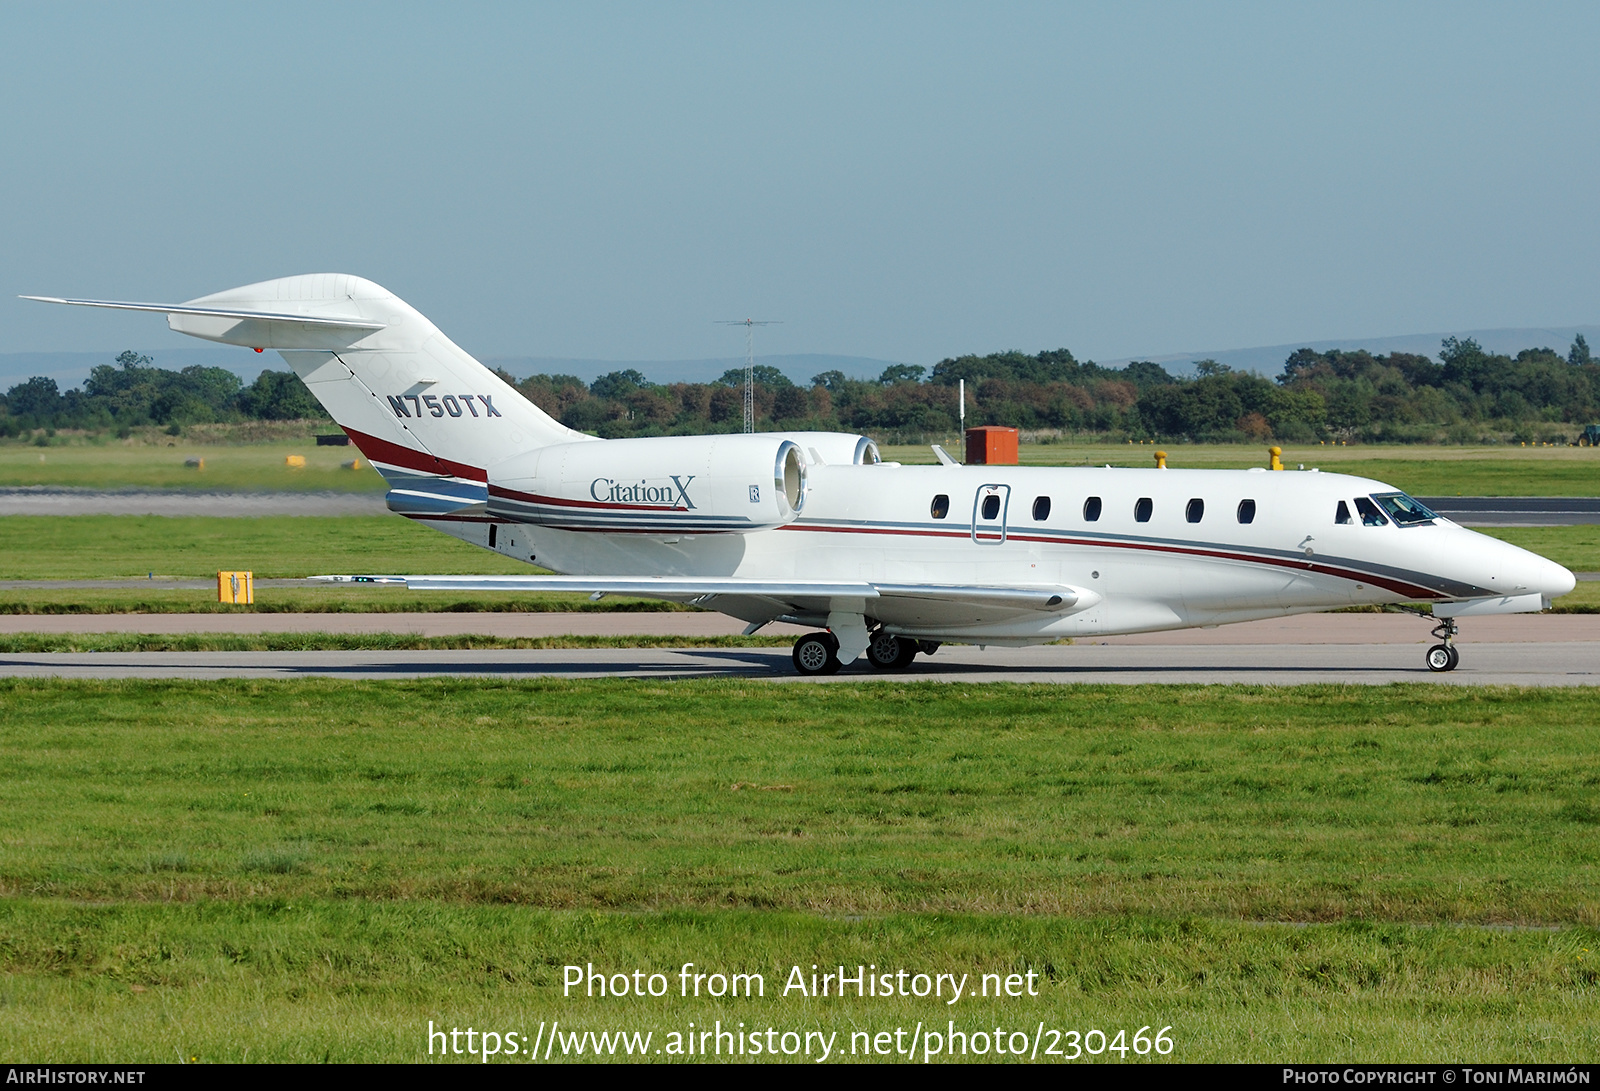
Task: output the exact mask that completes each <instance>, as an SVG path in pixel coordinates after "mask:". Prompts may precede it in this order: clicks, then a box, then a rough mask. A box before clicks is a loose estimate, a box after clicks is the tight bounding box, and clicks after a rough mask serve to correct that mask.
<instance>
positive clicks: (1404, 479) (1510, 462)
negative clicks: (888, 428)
mask: <svg viewBox="0 0 1600 1091" xmlns="http://www.w3.org/2000/svg"><path fill="white" fill-rule="evenodd" d="M326 430H328V431H332V430H334V428H333V425H331V424H328V425H327V426H326ZM225 432H226V430H224V432H219V433H217V436H220V435H222V434H224V433H225ZM228 434H232V433H228ZM239 434H240V435H243V434H244V433H239ZM217 436H214V435H213V434H212V433H211V432H210V431H208V430H206V429H204V428H196V429H191V432H190V434H186V435H185V436H183V437H176V438H169V437H165V436H158V435H155V434H153V433H151V434H148V435H143V436H142V437H141V440H139V441H130V442H126V443H124V442H118V441H109V442H97V443H85V442H78V443H74V444H72V445H68V446H53V447H49V448H38V447H32V446H23V445H16V444H0V487H5V486H18V485H56V486H74V487H79V488H96V489H122V488H141V489H187V490H209V491H224V492H232V491H244V492H260V491H265V492H275V491H302V490H307V491H334V492H381V491H382V490H383V489H384V483H383V479H382V478H381V477H380V476H379V475H378V474H377V473H375V472H374V471H373V470H371V469H370V468H363V469H360V470H354V471H352V470H345V469H341V468H340V467H341V463H344V462H348V461H349V460H351V459H354V458H359V457H361V455H360V452H359V451H357V450H356V449H355V448H354V447H317V446H316V445H315V444H314V442H313V441H312V440H310V439H309V438H306V439H296V440H286V439H279V440H276V441H275V442H270V443H242V444H241V443H235V444H226V445H224V444H218V443H216V442H210V441H212V440H214V439H215V438H217ZM165 443H171V444H172V446H170V447H169V446H165V445H164V444H165ZM1266 446H1267V445H1265V444H1261V445H1235V444H1166V445H1161V446H1160V448H1159V449H1161V450H1164V451H1166V452H1167V453H1168V455H1169V459H1168V464H1169V465H1171V466H1173V467H1175V468H1181V467H1192V468H1215V469H1243V468H1245V467H1247V466H1263V465H1266V462H1267V455H1266ZM946 447H947V449H949V450H951V452H952V453H954V454H958V455H959V453H960V451H959V449H958V448H956V447H952V446H950V445H949V444H947V445H946ZM1157 449H1158V448H1157V445H1154V444H1085V445H1078V444H1064V443H1063V444H1050V443H1045V444H1024V445H1023V446H1022V448H1021V452H1020V453H1021V459H1022V462H1023V464H1024V465H1034V466H1084V465H1091V466H1102V465H1106V464H1108V463H1109V464H1111V465H1113V466H1150V465H1153V462H1152V455H1153V453H1154V452H1155V451H1156V450H1157ZM1283 452H1284V453H1283V461H1284V464H1285V465H1288V466H1291V467H1292V466H1298V465H1300V464H1301V463H1304V464H1305V465H1306V466H1307V467H1311V466H1320V467H1322V468H1324V469H1327V470H1337V471H1339V472H1341V473H1352V474H1360V475H1363V476H1366V477H1373V478H1376V479H1378V480H1380V481H1386V482H1388V483H1390V484H1392V485H1395V486H1397V487H1398V488H1401V489H1404V490H1406V491H1407V492H1411V493H1416V494H1419V495H1425V496H1440V495H1445V496H1451V495H1467V496H1594V495H1597V494H1600V450H1596V449H1594V448H1579V447H1493V448H1484V447H1453V446H1452V447H1440V446H1425V445H1417V446H1410V445H1405V446H1381V445H1380V446H1355V447H1338V446H1329V445H1312V446H1304V447H1300V446H1293V445H1290V446H1285V447H1284V448H1283ZM292 454H294V455H303V456H304V457H305V459H306V466H305V468H304V469H298V470H296V469H290V468H289V467H288V466H286V465H285V463H284V459H285V457H286V456H288V455H292ZM884 456H885V457H886V458H889V459H893V460H895V461H899V462H905V463H916V464H932V463H933V462H934V461H935V460H934V456H933V452H932V450H931V449H930V448H928V447H927V446H890V447H886V448H884ZM189 458H203V459H204V460H205V468H204V469H200V470H197V469H193V468H190V467H187V466H185V465H184V462H185V460H186V459H189ZM363 461H364V460H363Z"/></svg>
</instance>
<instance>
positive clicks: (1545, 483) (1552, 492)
mask: <svg viewBox="0 0 1600 1091" xmlns="http://www.w3.org/2000/svg"><path fill="white" fill-rule="evenodd" d="M1157 450H1162V451H1166V452H1167V456H1168V457H1167V465H1168V466H1170V467H1172V468H1173V469H1218V470H1242V469H1246V468H1248V467H1251V466H1266V465H1267V464H1268V462H1269V456H1268V455H1267V448H1266V445H1265V444H1262V445H1261V446H1249V447H1247V446H1241V445H1235V444H1182V445H1167V444H1162V445H1156V444H1126V443H1124V444H1106V445H1100V446H1078V445H1075V444H1050V443H1044V444H1026V445H1024V446H1023V447H1022V448H1021V449H1020V457H1021V461H1022V464H1023V465H1024V466H1106V465H1110V466H1138V467H1147V466H1153V465H1155V461H1154V454H1155V452H1156V451H1157ZM951 453H952V454H959V453H960V452H958V451H952V452H951ZM883 456H884V458H885V459H889V460H893V461H896V462H904V463H907V464H912V465H926V464H932V463H933V462H934V461H935V459H934V455H933V451H932V450H931V449H930V448H928V447H925V446H923V447H886V448H884V451H883ZM1283 464H1284V465H1285V466H1288V467H1290V468H1291V469H1293V468H1294V467H1296V466H1300V465H1302V464H1303V465H1304V466H1305V467H1306V468H1307V469H1310V468H1311V467H1313V466H1315V467H1319V468H1321V469H1324V470H1328V471H1332V472H1337V473H1346V474H1357V475H1360V476H1362V477H1370V478H1375V479H1377V480H1379V481H1383V482H1387V483H1388V484H1391V485H1394V486H1395V487H1397V488H1399V489H1402V490H1404V491H1405V492H1408V493H1411V494H1413V495H1416V496H1596V495H1600V449H1595V448H1588V447H1495V448H1492V449H1487V450H1486V449H1484V448H1482V447H1431V446H1378V447H1329V446H1312V447H1293V446H1288V447H1284V448H1283Z"/></svg>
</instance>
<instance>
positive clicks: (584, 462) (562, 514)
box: [489, 434, 857, 535]
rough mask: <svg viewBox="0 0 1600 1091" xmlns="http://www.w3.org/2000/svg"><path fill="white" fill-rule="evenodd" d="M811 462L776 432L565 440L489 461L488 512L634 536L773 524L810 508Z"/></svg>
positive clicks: (723, 530) (744, 530) (739, 529)
mask: <svg viewBox="0 0 1600 1091" xmlns="http://www.w3.org/2000/svg"><path fill="white" fill-rule="evenodd" d="M847 438H850V439H852V440H854V439H855V438H857V437H847ZM840 446H841V447H842V444H841V445H840ZM852 447H853V444H852ZM819 453H820V448H819ZM808 461H809V457H808V455H807V454H806V453H805V452H804V451H802V450H801V448H800V446H799V445H798V444H797V443H795V442H794V441H793V440H791V439H789V438H787V437H785V436H782V435H772V434H759V435H747V434H736V435H726V436H662V437H659V438H653V439H612V440H606V441H604V442H601V443H562V444H556V445H554V446H551V447H541V448H540V449H539V450H537V451H530V452H528V453H527V454H525V455H519V456H518V457H516V458H514V459H510V460H508V461H506V462H503V463H501V464H499V465H498V466H491V467H490V468H489V515H490V516H491V517H492V518H496V519H504V520H506V521H507V522H518V523H534V524H537V525H539V526H547V527H558V528H560V529H563V530H587V531H608V532H614V533H632V534H639V533H645V534H672V535H677V534H742V533H748V532H749V531H752V530H767V529H770V528H772V527H779V526H782V525H783V524H785V523H788V522H791V521H793V520H794V518H795V517H796V516H798V515H799V514H800V510H801V509H802V508H803V507H805V501H806V466H807V463H808Z"/></svg>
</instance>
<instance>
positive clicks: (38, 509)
mask: <svg viewBox="0 0 1600 1091" xmlns="http://www.w3.org/2000/svg"><path fill="white" fill-rule="evenodd" d="M388 510H389V509H388V507H387V506H386V505H385V504H384V502H383V493H381V492H367V493H359V492H200V491H194V492H191V491H189V490H187V489H117V490H114V491H106V490H99V489H74V488H65V487H59V486H54V485H23V486H15V487H10V488H0V515H175V516H176V515H235V516H253V515H383V514H385V513H387V512H388Z"/></svg>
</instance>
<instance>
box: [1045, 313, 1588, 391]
mask: <svg viewBox="0 0 1600 1091" xmlns="http://www.w3.org/2000/svg"><path fill="white" fill-rule="evenodd" d="M1579 333H1581V334H1583V336H1584V339H1585V340H1586V341H1588V342H1589V344H1590V345H1593V344H1594V343H1595V338H1596V337H1600V326H1544V327H1528V328H1525V329H1501V330H1455V331H1452V332H1449V333H1408V334H1403V335H1401V336H1399V337H1368V338H1356V339H1352V340H1342V341H1292V342H1289V343H1287V344H1282V345H1262V346H1260V347H1258V348H1249V349H1213V350H1212V351H1210V352H1178V353H1172V354H1170V355H1167V356H1129V357H1127V358H1126V359H1122V360H1100V361H1097V362H1098V363H1099V364H1101V365H1102V366H1104V367H1121V366H1122V365H1123V364H1127V363H1131V362H1132V361H1134V360H1150V361H1152V362H1153V363H1157V364H1161V365H1162V366H1164V367H1165V368H1166V369H1167V370H1168V371H1170V372H1172V374H1174V375H1188V374H1191V373H1192V372H1193V370H1194V367H1193V364H1194V362H1195V361H1196V360H1215V361H1217V362H1218V363H1219V364H1227V365H1228V366H1229V367H1231V368H1233V370H1235V371H1254V372H1256V373H1257V374H1259V375H1265V376H1267V377H1269V378H1271V377H1274V376H1276V375H1277V374H1278V373H1279V372H1280V371H1282V370H1283V362H1284V361H1285V360H1286V359H1288V358H1289V354H1290V353H1292V352H1294V351H1295V350H1296V349H1303V348H1309V349H1314V350H1316V351H1317V352H1327V351H1329V350H1330V349H1343V350H1345V351H1346V352H1358V351H1360V350H1362V349H1365V350H1367V351H1368V352H1370V353H1372V355H1374V356H1386V355H1388V354H1389V353H1391V352H1411V353H1416V354H1417V355H1418V356H1427V357H1431V358H1433V359H1438V357H1439V342H1441V341H1443V340H1444V339H1445V338H1446V337H1457V338H1461V339H1462V340H1465V339H1466V338H1469V337H1470V338H1472V339H1473V340H1474V341H1476V342H1478V344H1480V345H1482V346H1483V348H1484V349H1485V351H1487V352H1493V353H1504V354H1506V355H1508V356H1515V355H1516V354H1517V353H1519V352H1521V351H1522V350H1523V349H1532V348H1549V349H1554V350H1555V351H1557V352H1559V353H1561V354H1562V355H1563V356H1565V355H1566V352H1567V349H1568V348H1569V347H1570V346H1571V345H1572V338H1573V335H1574V334H1579ZM1068 347H1069V348H1070V347H1071V346H1068Z"/></svg>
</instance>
